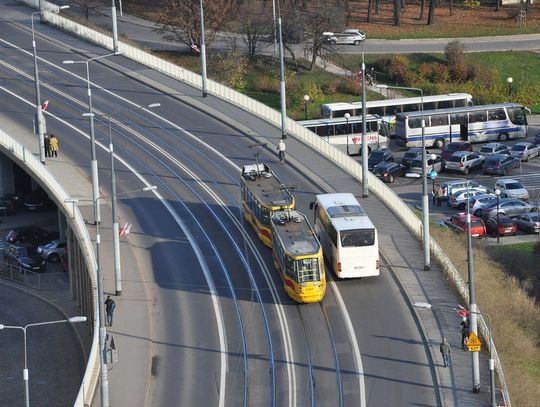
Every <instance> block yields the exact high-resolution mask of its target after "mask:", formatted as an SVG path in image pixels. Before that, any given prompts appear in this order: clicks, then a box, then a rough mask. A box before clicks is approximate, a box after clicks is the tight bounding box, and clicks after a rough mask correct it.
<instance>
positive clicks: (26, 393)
mask: <svg viewBox="0 0 540 407" xmlns="http://www.w3.org/2000/svg"><path fill="white" fill-rule="evenodd" d="M85 321H86V317H85V316H77V317H71V318H68V319H61V320H57V321H47V322H37V323H34V324H27V325H25V326H13V325H3V324H0V330H3V329H19V330H21V331H23V336H24V370H23V380H24V400H25V406H26V407H30V391H29V386H28V381H29V374H28V352H27V345H26V330H27V329H28V328H30V327H33V326H42V325H53V324H62V323H66V322H69V323H72V324H73V323H76V322H85Z"/></svg>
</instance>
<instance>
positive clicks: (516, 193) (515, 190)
mask: <svg viewBox="0 0 540 407" xmlns="http://www.w3.org/2000/svg"><path fill="white" fill-rule="evenodd" d="M497 188H499V190H500V191H501V197H504V198H517V199H523V200H525V201H527V200H528V199H529V191H527V190H526V189H525V187H524V186H523V185H522V184H521V183H520V182H518V181H516V180H515V179H509V178H506V179H499V180H497V182H496V183H495V186H494V187H493V189H494V190H495V189H497Z"/></svg>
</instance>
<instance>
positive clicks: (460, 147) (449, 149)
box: [441, 141, 473, 161]
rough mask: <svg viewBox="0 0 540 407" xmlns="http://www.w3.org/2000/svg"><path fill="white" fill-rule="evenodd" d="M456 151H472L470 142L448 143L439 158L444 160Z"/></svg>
mask: <svg viewBox="0 0 540 407" xmlns="http://www.w3.org/2000/svg"><path fill="white" fill-rule="evenodd" d="M458 151H473V150H472V144H471V143H469V142H468V141H453V142H452V143H448V144H447V145H446V147H444V149H443V150H442V152H441V158H442V159H443V160H445V161H446V160H448V159H449V158H450V156H451V155H452V154H454V153H457V152H458Z"/></svg>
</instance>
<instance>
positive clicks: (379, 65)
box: [374, 57, 392, 73]
mask: <svg viewBox="0 0 540 407" xmlns="http://www.w3.org/2000/svg"><path fill="white" fill-rule="evenodd" d="M391 62H392V60H391V59H390V58H389V57H381V58H379V59H377V60H376V61H375V64H374V67H375V70H376V71H380V72H385V73H388V67H389V66H390V64H391Z"/></svg>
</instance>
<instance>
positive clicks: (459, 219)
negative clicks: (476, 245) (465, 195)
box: [444, 213, 486, 237]
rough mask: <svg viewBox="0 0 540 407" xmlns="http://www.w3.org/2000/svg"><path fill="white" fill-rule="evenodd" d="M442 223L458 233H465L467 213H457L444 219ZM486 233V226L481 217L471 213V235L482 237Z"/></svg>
mask: <svg viewBox="0 0 540 407" xmlns="http://www.w3.org/2000/svg"><path fill="white" fill-rule="evenodd" d="M444 223H445V224H446V225H447V226H448V227H449V228H450V229H453V230H455V231H458V232H460V233H467V230H468V228H467V214H466V213H458V214H456V215H452V216H450V217H449V218H448V219H445V221H444ZM485 235H486V226H485V225H484V222H482V219H480V218H478V217H476V216H472V215H471V236H472V237H483V236H485Z"/></svg>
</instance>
